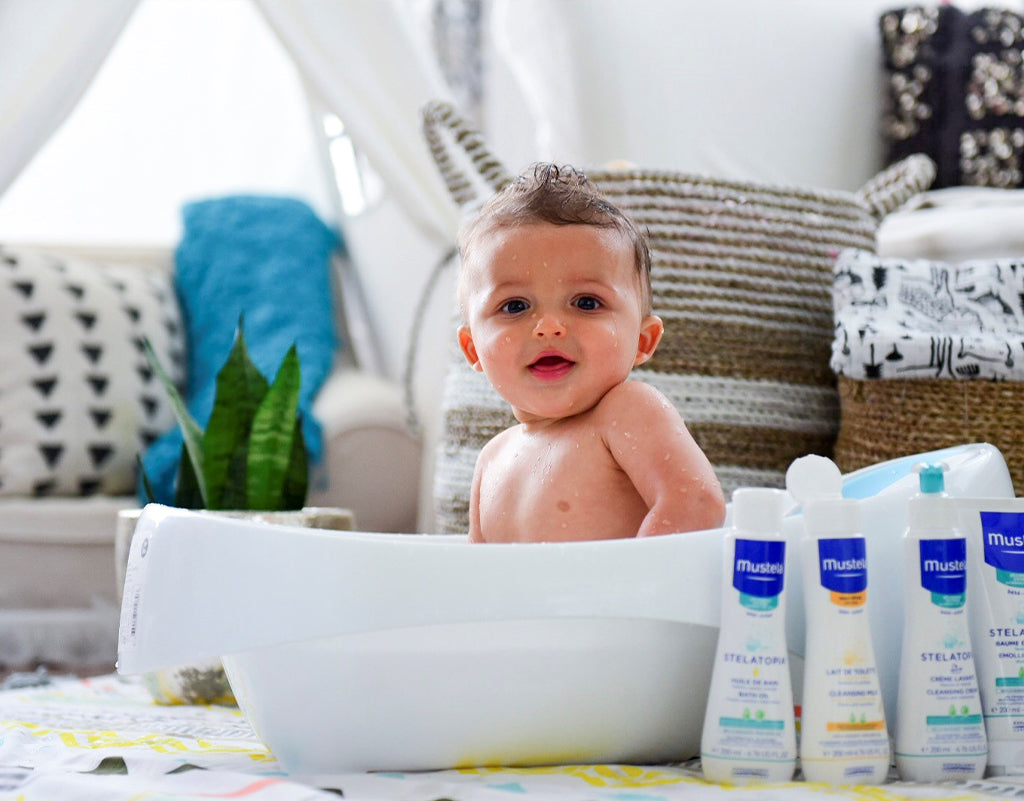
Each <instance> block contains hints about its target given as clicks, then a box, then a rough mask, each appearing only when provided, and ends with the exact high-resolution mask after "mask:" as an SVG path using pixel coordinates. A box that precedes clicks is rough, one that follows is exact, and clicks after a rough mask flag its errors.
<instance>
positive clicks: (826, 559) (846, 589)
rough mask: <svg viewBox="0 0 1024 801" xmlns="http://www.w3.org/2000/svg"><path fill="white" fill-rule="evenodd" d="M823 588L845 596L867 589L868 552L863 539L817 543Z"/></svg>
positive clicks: (839, 539) (828, 540)
mask: <svg viewBox="0 0 1024 801" xmlns="http://www.w3.org/2000/svg"><path fill="white" fill-rule="evenodd" d="M818 565H819V566H820V576H821V586H822V587H824V588H825V589H827V590H832V592H838V593H843V594H849V593H855V592H863V591H864V590H866V589H867V587H868V559H867V549H866V547H865V544H864V538H863V537H842V538H838V539H822V540H818Z"/></svg>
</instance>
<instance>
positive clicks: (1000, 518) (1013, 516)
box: [981, 512, 1024, 587]
mask: <svg viewBox="0 0 1024 801" xmlns="http://www.w3.org/2000/svg"><path fill="white" fill-rule="evenodd" d="M981 538H982V546H983V550H984V554H985V564H987V565H990V566H991V567H994V568H995V569H996V580H997V581H999V582H1000V583H1001V584H1005V585H1007V586H1010V587H1024V513H1021V512H982V513H981Z"/></svg>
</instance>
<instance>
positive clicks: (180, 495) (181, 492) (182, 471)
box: [174, 445, 209, 509]
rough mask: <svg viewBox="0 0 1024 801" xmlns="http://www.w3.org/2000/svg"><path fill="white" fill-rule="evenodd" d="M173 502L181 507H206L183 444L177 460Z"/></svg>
mask: <svg viewBox="0 0 1024 801" xmlns="http://www.w3.org/2000/svg"><path fill="white" fill-rule="evenodd" d="M174 503H175V505H177V506H180V507H181V508H182V509H206V508H209V507H207V506H206V499H205V498H203V493H202V491H201V490H200V488H199V481H198V479H197V478H196V471H195V469H194V468H193V467H192V461H191V460H190V459H189V458H188V453H187V452H186V448H185V446H184V445H182V446H181V459H180V460H179V461H178V480H177V482H176V487H175V491H174Z"/></svg>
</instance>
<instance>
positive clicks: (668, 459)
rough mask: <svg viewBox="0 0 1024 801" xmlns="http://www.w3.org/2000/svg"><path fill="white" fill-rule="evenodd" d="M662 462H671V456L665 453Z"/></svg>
mask: <svg viewBox="0 0 1024 801" xmlns="http://www.w3.org/2000/svg"><path fill="white" fill-rule="evenodd" d="M664 461H666V462H671V461H672V454H671V453H666V454H665V459H664Z"/></svg>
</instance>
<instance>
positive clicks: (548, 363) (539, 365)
mask: <svg viewBox="0 0 1024 801" xmlns="http://www.w3.org/2000/svg"><path fill="white" fill-rule="evenodd" d="M575 364H576V362H574V361H572V360H570V359H567V358H565V357H564V356H558V355H548V356H541V357H540V358H539V359H537V361H535V362H534V363H533V364H531V365H530V368H529V369H530V372H531V373H533V374H534V375H535V376H537V377H539V378H560V377H561V376H563V375H565V374H566V373H568V372H569V371H570V370H571V369H572V368H573V367H574V366H575Z"/></svg>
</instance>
